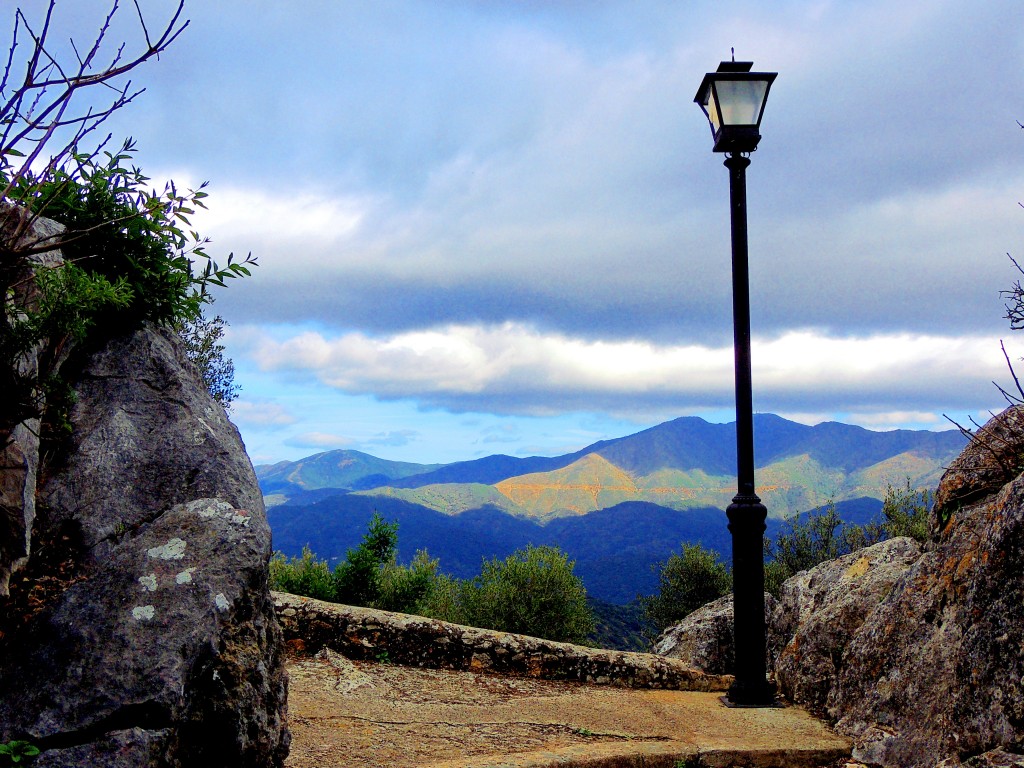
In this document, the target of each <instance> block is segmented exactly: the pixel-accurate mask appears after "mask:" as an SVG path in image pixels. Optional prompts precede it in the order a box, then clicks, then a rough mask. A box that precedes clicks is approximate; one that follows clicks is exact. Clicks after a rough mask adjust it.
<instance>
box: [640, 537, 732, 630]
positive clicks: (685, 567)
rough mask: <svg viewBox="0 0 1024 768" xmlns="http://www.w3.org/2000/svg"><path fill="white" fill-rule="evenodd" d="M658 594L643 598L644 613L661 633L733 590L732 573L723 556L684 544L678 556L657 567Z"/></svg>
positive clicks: (698, 545) (641, 602)
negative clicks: (722, 559)
mask: <svg viewBox="0 0 1024 768" xmlns="http://www.w3.org/2000/svg"><path fill="white" fill-rule="evenodd" d="M655 569H656V570H657V571H658V592H657V593H656V594H654V595H645V596H641V597H640V605H641V606H642V607H643V610H644V614H645V615H646V616H647V619H648V620H649V621H650V622H651V624H653V625H654V627H655V628H656V629H657V630H659V631H661V630H663V629H665V627H668V626H671V625H673V624H676V623H678V622H679V621H681V620H682V619H684V618H685V617H686V616H688V615H689V614H691V613H693V612H694V611H695V610H697V609H698V608H700V607H701V606H702V605H705V604H707V603H710V602H712V601H713V600H717V599H718V598H720V597H722V596H723V595H727V594H729V592H730V591H731V590H732V572H731V571H730V570H729V567H728V566H727V565H726V564H725V563H723V562H722V561H721V557H720V555H719V554H718V553H717V552H715V551H714V550H712V549H705V548H704V547H703V546H702V545H701V544H687V543H685V542H684V543H683V545H682V548H681V550H680V552H679V553H677V554H673V555H671V556H669V558H668V559H667V560H666V561H665V562H663V563H659V564H658V565H657V566H655Z"/></svg>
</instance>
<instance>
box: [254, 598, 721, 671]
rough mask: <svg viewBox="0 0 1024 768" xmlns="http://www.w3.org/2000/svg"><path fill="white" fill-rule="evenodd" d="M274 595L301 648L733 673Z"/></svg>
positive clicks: (436, 659) (410, 660)
mask: <svg viewBox="0 0 1024 768" xmlns="http://www.w3.org/2000/svg"><path fill="white" fill-rule="evenodd" d="M273 596H274V606H275V608H276V609H277V615H278V618H279V619H280V622H281V626H282V628H283V629H284V635H285V640H286V642H287V644H288V646H289V647H290V648H291V649H292V650H293V651H294V652H299V653H309V654H313V653H316V652H317V651H319V650H321V649H322V648H328V649H330V650H332V651H336V652H338V653H341V654H342V655H344V656H346V657H347V658H350V659H376V660H379V661H388V662H392V663H396V664H402V665H407V666H418V667H429V668H434V669H461V670H472V671H477V672H495V673H500V674H504V675H523V676H528V677H538V678H545V679H552V680H575V681H579V682H585V683H593V684H597V685H614V686H620V687H626V688H667V689H676V690H688V691H724V690H727V689H728V687H729V685H730V684H731V683H732V676H730V675H713V674H707V673H704V672H700V671H698V670H696V669H694V668H693V667H690V666H688V665H686V664H684V663H683V662H681V661H679V660H677V659H668V658H664V657H660V656H655V655H652V654H646V653H630V652H626V651H608V650H601V649H593V648H585V647H582V646H578V645H573V644H571V643H556V642H554V641H551V640H541V639H538V638H535V637H527V636H526V635H516V634H511V633H508V632H495V631H492V630H486V629H478V628H475V627H465V626H462V625H460V624H450V623H447V622H443V621H437V620H436V619H427V618H423V617H422V616H410V615H407V614H402V613H391V612H389V611H376V610H371V609H369V608H356V607H352V606H347V605H338V604H334V603H326V602H322V601H320V600H313V599H311V598H308V597H297V596H295V595H289V594H286V593H283V592H274V593H273Z"/></svg>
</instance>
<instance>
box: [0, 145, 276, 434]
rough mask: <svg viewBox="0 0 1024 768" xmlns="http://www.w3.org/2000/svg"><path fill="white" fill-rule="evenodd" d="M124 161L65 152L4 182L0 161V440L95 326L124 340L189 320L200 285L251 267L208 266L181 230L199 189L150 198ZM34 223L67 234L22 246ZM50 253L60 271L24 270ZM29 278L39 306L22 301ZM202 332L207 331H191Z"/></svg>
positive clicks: (202, 292)
mask: <svg viewBox="0 0 1024 768" xmlns="http://www.w3.org/2000/svg"><path fill="white" fill-rule="evenodd" d="M133 152H134V146H133V144H132V143H131V142H130V141H128V142H125V144H124V146H123V147H122V150H121V151H120V152H118V153H110V152H104V153H103V156H104V157H105V159H102V160H101V159H98V157H99V156H98V155H81V154H76V153H72V154H71V155H70V157H69V158H68V161H67V165H66V166H58V167H52V166H47V167H46V169H45V170H44V171H43V172H41V173H38V174H36V173H34V172H33V171H32V170H31V169H28V170H25V169H22V170H21V171H19V172H18V174H17V175H16V176H14V177H13V178H12V177H11V175H10V174H11V172H12V171H11V168H10V166H9V165H6V164H4V163H0V186H5V190H6V200H7V201H9V202H8V204H7V207H5V208H0V292H2V293H3V295H4V297H5V299H6V300H5V301H4V302H3V304H2V305H0V306H2V311H0V384H2V385H3V391H4V393H5V398H4V401H3V403H0V436H2V435H3V434H4V433H6V432H7V431H8V430H10V429H11V428H12V427H13V426H14V425H15V424H17V423H19V422H21V421H23V420H25V419H27V418H31V417H35V416H39V415H43V414H42V411H43V405H44V401H45V400H46V397H45V395H46V392H45V391H44V390H45V387H46V386H49V384H48V382H53V381H54V380H55V378H56V377H58V376H59V371H58V370H57V368H58V365H59V362H60V361H61V360H62V356H61V352H62V351H63V350H64V348H65V346H66V344H67V342H69V341H74V342H80V341H82V340H83V339H85V338H86V337H87V335H89V334H92V333H93V332H94V328H95V329H96V330H98V331H100V332H103V331H108V330H111V329H113V330H116V331H123V330H125V329H128V328H132V327H135V326H137V325H139V324H141V323H142V322H143V321H145V320H150V321H154V322H157V323H162V324H165V325H176V324H177V325H181V324H186V323H197V322H199V321H200V319H201V316H202V308H203V306H204V305H205V304H207V303H209V302H210V301H211V297H210V293H209V288H210V286H212V285H220V286H222V285H224V284H225V280H227V279H228V278H233V277H241V276H244V275H249V274H250V269H249V268H250V267H251V266H253V265H255V263H256V262H255V259H253V258H252V256H251V255H249V256H247V257H246V258H245V259H244V260H241V261H236V260H235V258H234V255H233V254H229V255H228V260H227V264H226V266H224V267H221V266H220V265H218V264H217V263H216V262H215V261H214V260H213V259H212V258H211V257H210V256H209V255H208V254H207V253H206V251H205V246H206V243H207V241H206V240H205V239H202V238H200V237H199V235H198V234H197V233H195V232H194V231H192V230H190V229H188V227H189V217H190V216H191V215H192V214H193V213H194V212H195V210H196V208H199V207H205V205H204V202H203V200H204V198H205V197H206V193H205V192H203V191H202V187H200V189H199V190H188V191H186V192H184V193H182V192H179V191H178V190H177V188H176V187H175V186H174V184H173V182H171V183H169V184H168V185H167V187H166V188H165V190H164V192H162V193H157V192H156V191H151V190H150V189H149V188H148V187H147V186H146V184H147V182H148V181H149V179H148V178H147V177H146V176H145V175H143V174H142V172H141V171H140V170H139V169H138V168H136V167H126V166H127V163H126V161H127V160H129V159H130V158H131V156H132V153H133ZM38 216H46V217H48V218H51V219H54V220H55V221H57V222H59V223H61V224H63V225H65V227H66V229H65V231H64V233H63V234H61V235H59V236H57V238H56V239H55V240H52V241H47V242H44V243H38V242H36V243H32V242H31V241H30V242H28V243H27V244H23V243H22V234H19V233H22V231H23V229H24V227H25V226H26V222H27V221H30V220H32V219H34V218H35V217H38ZM53 247H59V248H60V249H61V250H62V253H63V256H64V260H65V263H64V264H63V265H59V266H52V265H50V266H44V265H38V264H36V263H35V262H34V261H33V259H34V257H35V254H36V253H37V252H39V251H42V250H45V249H46V248H53ZM194 263H198V264H201V265H203V266H202V268H201V269H196V268H195V267H194ZM32 270H34V272H35V275H36V277H35V284H36V286H37V288H38V300H26V293H27V292H26V288H25V285H26V282H27V281H28V278H27V275H28V274H29V273H30V272H31V271H32ZM206 330H210V331H215V330H216V327H215V326H214V327H212V328H205V327H201V329H200V331H199V332H200V334H201V333H203V332H204V331H206ZM44 342H45V344H44ZM213 343H214V344H215V343H216V339H214V340H213ZM37 345H43V348H44V354H43V356H42V357H41V358H40V359H39V361H38V363H39V364H38V369H36V367H35V366H33V365H29V364H27V363H28V360H29V357H30V355H31V352H32V350H33V349H34V348H36V347H37ZM35 370H38V378H37V377H36V376H35V375H33V371H35ZM232 372H233V367H232ZM40 382H43V386H40ZM231 392H232V390H231V389H230V384H228V389H227V394H228V395H230V393H231ZM215 396H216V394H215Z"/></svg>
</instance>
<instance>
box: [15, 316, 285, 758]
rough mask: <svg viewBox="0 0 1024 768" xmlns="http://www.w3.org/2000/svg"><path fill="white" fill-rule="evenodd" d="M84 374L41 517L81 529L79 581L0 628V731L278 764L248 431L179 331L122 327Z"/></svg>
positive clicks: (137, 752) (280, 667)
mask: <svg viewBox="0 0 1024 768" xmlns="http://www.w3.org/2000/svg"><path fill="white" fill-rule="evenodd" d="M74 386H75V389H76V392H77V394H78V402H77V403H76V404H75V406H74V408H73V412H72V414H71V421H72V423H73V426H74V433H73V443H74V445H73V446H72V447H71V449H70V450H69V452H68V453H67V454H66V456H65V457H64V458H63V459H62V460H61V461H60V463H59V464H58V465H54V466H43V467H42V468H41V476H42V477H44V478H45V481H44V484H43V487H42V488H41V492H40V496H39V500H40V504H39V509H38V511H37V516H38V520H39V522H38V525H41V526H44V527H45V526H50V527H54V528H60V529H61V530H64V531H68V530H70V531H73V532H74V535H75V537H76V539H77V541H76V544H77V547H78V550H79V552H80V553H81V554H80V560H81V562H80V563H79V573H80V576H81V577H82V578H81V579H80V580H79V581H77V582H76V583H73V584H72V585H71V586H70V587H68V588H67V589H66V590H65V591H63V592H62V593H60V594H59V595H56V596H55V597H54V598H53V599H52V602H51V603H50V604H49V605H48V606H47V607H46V608H45V609H44V610H43V611H42V612H41V613H39V614H37V615H36V616H35V617H34V618H33V620H32V622H31V623H29V624H28V625H26V626H24V627H22V628H20V629H19V630H18V631H17V632H16V633H14V634H13V635H12V636H10V637H7V638H4V640H3V642H4V647H3V648H0V691H4V692H5V693H4V696H3V697H2V698H0V741H4V740H7V739H11V738H25V739H28V740H29V741H31V742H32V743H34V744H36V745H37V746H39V747H40V748H41V749H43V753H42V754H41V755H40V756H39V758H37V760H36V762H35V763H34V764H35V765H37V766H72V765H89V766H161V767H163V766H167V767H168V768H171V767H174V768H177V767H179V766H181V767H184V766H193V765H211V766H213V765H231V766H253V767H254V768H256V767H257V766H258V767H260V768H263V767H264V766H267V767H268V768H269V767H270V766H279V765H281V764H282V762H283V759H284V757H285V755H286V754H287V746H288V733H287V730H286V729H285V726H284V711H285V700H286V678H285V672H284V663H283V657H282V642H281V630H280V627H279V625H278V623H277V620H276V617H275V615H274V607H273V603H272V601H271V599H270V593H269V591H268V588H267V581H266V580H267V569H266V564H267V560H268V558H269V556H270V530H269V527H268V526H267V522H266V516H265V511H264V507H263V502H262V498H261V496H260V493H259V489H258V486H257V482H256V477H255V474H254V472H253V470H252V466H251V464H250V463H249V460H248V458H247V457H246V455H245V451H244V448H243V446H242V443H241V439H240V438H239V435H238V432H237V430H236V429H235V428H234V426H233V425H231V424H230V422H229V421H228V420H227V418H226V416H225V414H224V412H223V409H221V408H220V406H218V405H216V404H215V403H214V402H213V400H212V399H211V398H210V397H209V395H208V394H207V393H206V391H205V388H204V387H203V386H202V384H201V382H199V381H198V378H197V376H196V372H195V371H194V370H193V369H192V368H191V366H190V365H189V364H188V363H187V362H186V361H185V360H184V359H183V357H182V356H181V353H180V350H179V347H178V346H177V343H176V338H175V337H174V336H173V334H171V333H169V332H165V331H161V330H154V329H147V330H143V331H139V332H137V333H133V334H130V335H128V336H125V337H123V338H120V339H117V340H115V341H114V342H112V343H110V344H108V345H107V346H106V347H105V348H104V349H102V350H100V351H99V352H97V353H96V354H93V355H91V356H89V357H88V358H87V359H85V361H84V363H83V364H82V366H81V369H80V374H79V375H77V377H76V379H75V381H74ZM8 692H17V695H16V696H12V695H9V693H8Z"/></svg>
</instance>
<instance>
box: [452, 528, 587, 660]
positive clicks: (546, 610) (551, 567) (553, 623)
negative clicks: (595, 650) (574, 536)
mask: <svg viewBox="0 0 1024 768" xmlns="http://www.w3.org/2000/svg"><path fill="white" fill-rule="evenodd" d="M575 565H576V564H575V562H573V561H570V560H569V559H568V556H567V555H566V554H565V553H564V552H562V551H561V550H560V549H558V548H557V547H533V546H528V547H526V549H521V550H519V551H517V552H514V553H512V554H511V555H509V556H508V557H507V558H505V559H504V560H498V559H497V558H495V559H493V560H485V561H484V563H483V567H482V570H481V573H480V575H479V576H477V577H476V578H475V579H472V580H471V581H469V582H467V583H466V584H465V585H464V587H463V588H462V590H461V594H460V595H459V597H460V601H461V605H462V610H463V611H464V612H465V614H466V618H467V622H468V623H470V624H472V625H473V626H477V627H487V628H489V629H497V630H500V631H502V632H516V633H519V634H524V635H532V636H534V637H542V638H545V639H547V640H558V641H563V642H570V643H582V642H583V641H584V640H585V639H586V636H587V635H588V634H590V633H591V632H592V631H593V629H594V617H593V614H592V613H591V611H590V608H589V607H588V606H587V591H586V588H585V587H584V586H583V581H582V580H581V579H580V578H579V577H578V576H576V575H575V574H574V573H573V568H574V567H575Z"/></svg>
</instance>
